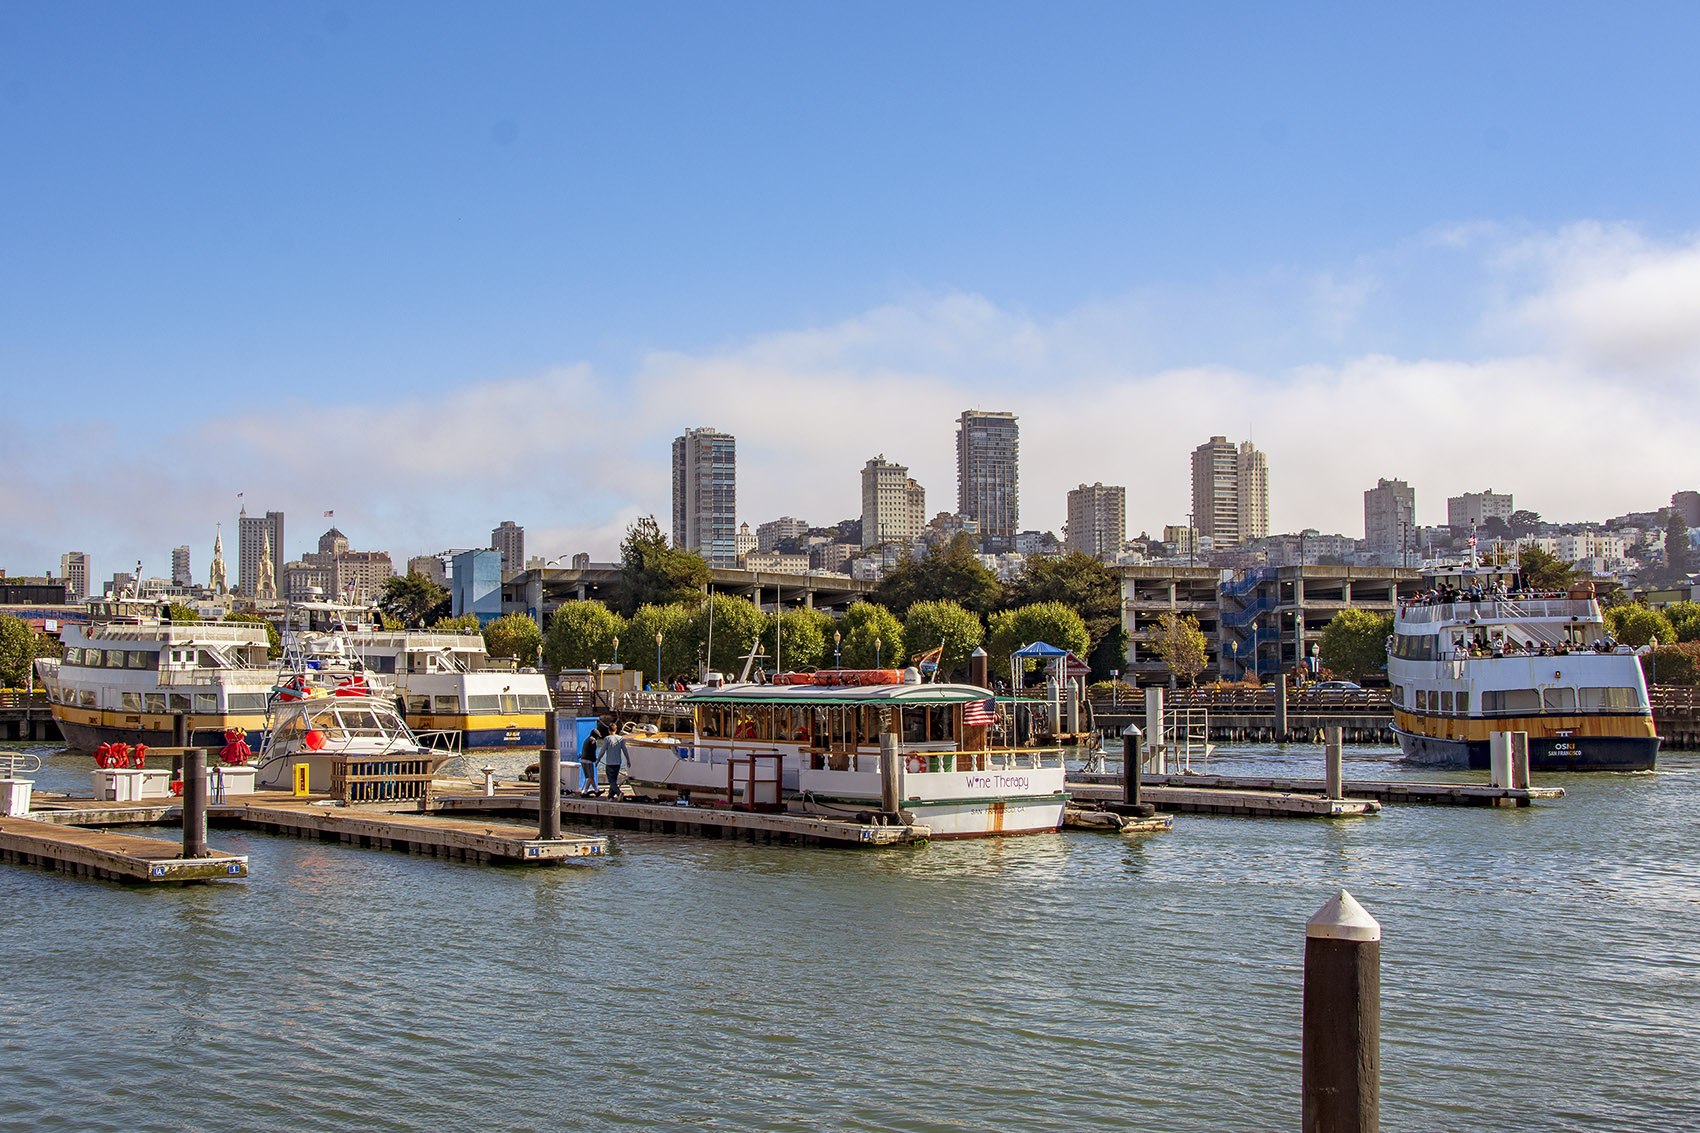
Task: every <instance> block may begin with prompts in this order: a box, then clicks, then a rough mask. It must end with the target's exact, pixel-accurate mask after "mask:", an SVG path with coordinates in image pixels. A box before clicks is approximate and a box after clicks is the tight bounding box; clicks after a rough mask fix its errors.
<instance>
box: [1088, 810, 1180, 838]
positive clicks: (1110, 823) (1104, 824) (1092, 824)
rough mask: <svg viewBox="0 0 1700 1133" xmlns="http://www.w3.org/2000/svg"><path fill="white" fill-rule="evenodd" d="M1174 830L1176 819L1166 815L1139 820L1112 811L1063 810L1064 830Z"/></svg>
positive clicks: (1136, 831)
mask: <svg viewBox="0 0 1700 1133" xmlns="http://www.w3.org/2000/svg"><path fill="white" fill-rule="evenodd" d="M1174 828H1175V820H1174V817H1173V816H1171V815H1166V814H1158V815H1152V816H1151V817H1150V818H1138V817H1135V816H1133V815H1126V814H1117V813H1116V812H1115V811H1111V810H1094V809H1087V808H1084V807H1075V806H1071V807H1064V808H1063V829H1064V830H1095V831H1101V832H1103V833H1106V834H1110V833H1114V834H1159V833H1161V832H1163V831H1165V830H1173V829H1174Z"/></svg>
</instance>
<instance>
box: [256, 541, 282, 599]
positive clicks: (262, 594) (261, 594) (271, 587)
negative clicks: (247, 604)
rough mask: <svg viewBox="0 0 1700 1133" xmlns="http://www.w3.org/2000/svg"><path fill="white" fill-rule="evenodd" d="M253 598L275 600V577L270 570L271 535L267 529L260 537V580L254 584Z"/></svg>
mask: <svg viewBox="0 0 1700 1133" xmlns="http://www.w3.org/2000/svg"><path fill="white" fill-rule="evenodd" d="M254 598H255V599H256V600H257V601H261V602H275V601H277V578H276V576H275V575H274V574H273V572H272V536H271V532H269V531H267V532H265V533H264V534H263V535H262V536H261V538H260V580H259V581H258V582H256V583H255V584H254Z"/></svg>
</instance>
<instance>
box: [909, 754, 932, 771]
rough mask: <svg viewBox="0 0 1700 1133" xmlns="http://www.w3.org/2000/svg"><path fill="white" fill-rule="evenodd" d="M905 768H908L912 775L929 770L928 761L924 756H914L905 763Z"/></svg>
mask: <svg viewBox="0 0 1700 1133" xmlns="http://www.w3.org/2000/svg"><path fill="white" fill-rule="evenodd" d="M904 766H905V767H906V768H908V769H909V771H910V772H911V773H913V774H920V773H921V772H923V771H925V770H926V769H927V760H926V758H925V757H924V756H919V755H912V756H910V757H909V758H908V759H907V760H906V761H904Z"/></svg>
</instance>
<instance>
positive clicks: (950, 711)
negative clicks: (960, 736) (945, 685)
mask: <svg viewBox="0 0 1700 1133" xmlns="http://www.w3.org/2000/svg"><path fill="white" fill-rule="evenodd" d="M955 723H956V710H955V709H954V708H951V707H949V706H946V705H940V706H938V707H937V708H934V709H933V710H932V722H931V723H930V724H929V725H928V726H927V736H928V738H930V739H931V740H932V741H933V742H934V743H947V742H949V741H950V740H953V739H955V738H956V728H955V727H954V725H955Z"/></svg>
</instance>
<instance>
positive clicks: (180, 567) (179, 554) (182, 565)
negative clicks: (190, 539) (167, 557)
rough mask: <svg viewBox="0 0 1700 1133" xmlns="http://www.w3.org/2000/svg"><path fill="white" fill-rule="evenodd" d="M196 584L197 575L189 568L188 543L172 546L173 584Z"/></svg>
mask: <svg viewBox="0 0 1700 1133" xmlns="http://www.w3.org/2000/svg"><path fill="white" fill-rule="evenodd" d="M194 584H195V575H194V572H192V571H191V570H190V569H189V547H188V544H184V545H183V546H181V547H173V548H171V585H173V586H193V585H194Z"/></svg>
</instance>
